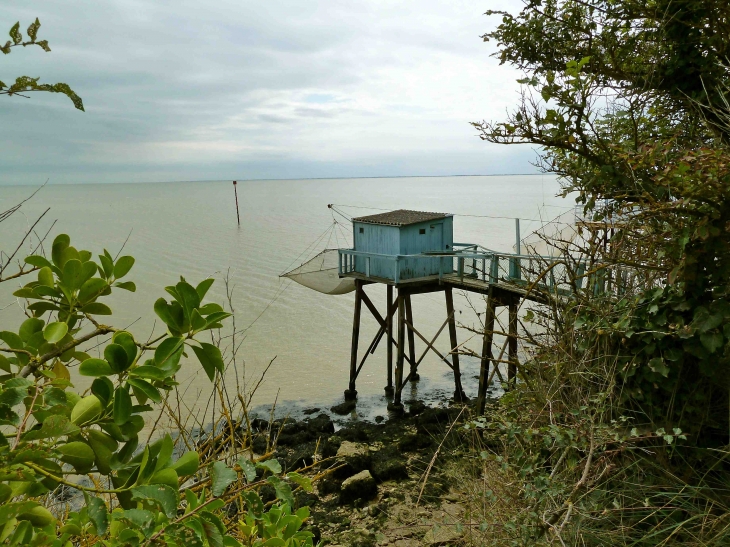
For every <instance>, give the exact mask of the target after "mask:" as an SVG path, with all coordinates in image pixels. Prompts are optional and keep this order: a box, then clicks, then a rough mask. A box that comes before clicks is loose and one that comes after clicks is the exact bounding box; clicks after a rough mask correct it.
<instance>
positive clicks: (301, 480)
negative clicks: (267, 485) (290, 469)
mask: <svg viewBox="0 0 730 547" xmlns="http://www.w3.org/2000/svg"><path fill="white" fill-rule="evenodd" d="M286 478H287V479H289V480H290V481H292V482H293V483H295V484H297V485H298V486H301V488H302V490H304V491H305V492H311V491H312V490H313V488H312V480H311V479H310V478H309V477H305V476H304V475H300V474H299V473H287V474H286Z"/></svg>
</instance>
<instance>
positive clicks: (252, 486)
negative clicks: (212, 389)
mask: <svg viewBox="0 0 730 547" xmlns="http://www.w3.org/2000/svg"><path fill="white" fill-rule="evenodd" d="M25 264H27V265H30V266H31V269H30V270H26V271H25V273H26V274H30V273H31V272H32V273H33V274H35V275H36V279H35V280H33V281H31V282H29V283H27V284H26V285H24V286H23V287H22V288H20V289H18V290H17V291H15V293H14V295H15V296H16V297H18V298H20V299H25V300H26V301H27V306H26V308H25V309H26V310H27V314H28V318H27V319H26V320H25V321H23V323H22V324H21V325H20V326H19V328H18V329H17V330H16V331H10V330H6V331H2V332H0V340H1V341H2V342H3V343H4V344H3V346H2V347H0V351H2V352H3V356H1V357H0V368H2V370H3V372H4V374H3V375H2V376H0V415H1V416H2V418H1V420H2V422H0V423H2V425H3V434H2V435H0V501H1V502H2V508H1V509H0V530H1V531H0V542H7V543H8V544H10V545H57V546H59V547H60V546H63V545H68V544H69V543H68V542H78V541H83V543H85V544H87V543H88V542H95V541H98V540H101V539H103V540H104V542H105V544H106V545H148V544H154V543H159V542H162V543H166V544H168V545H182V544H189V545H211V546H220V545H233V546H235V545H240V544H241V543H239V541H237V540H236V539H234V536H236V537H238V538H240V539H241V540H242V541H243V545H259V544H262V543H263V542H264V541H266V540H269V539H271V538H279V541H278V542H269V543H267V545H311V538H312V534H311V533H309V532H303V531H300V527H301V525H302V523H303V522H304V520H306V518H307V516H308V512H307V509H306V508H303V509H301V510H299V511H297V513H296V514H292V513H291V509H290V507H292V506H293V505H294V500H293V497H292V490H291V487H290V486H289V484H290V483H293V484H294V485H295V486H299V487H303V488H305V489H307V490H309V489H311V485H310V483H309V481H308V479H306V478H304V477H302V476H300V475H298V474H296V473H289V474H288V475H287V477H286V478H287V479H288V482H287V481H286V480H284V478H282V477H280V476H279V475H281V467H280V466H279V464H278V462H277V461H276V460H262V461H257V460H252V459H251V458H250V456H242V457H241V458H240V459H239V460H238V462H237V464H236V469H237V471H236V470H235V469H234V468H231V467H229V466H228V465H226V463H225V462H224V461H222V460H211V461H208V462H201V457H200V455H199V454H198V452H197V451H195V450H188V451H185V452H181V451H180V448H179V447H176V443H175V442H174V440H173V438H172V437H171V436H170V435H165V436H163V437H161V438H160V439H159V440H157V441H155V442H153V443H152V444H148V445H145V444H144V443H143V442H141V440H140V435H141V434H142V432H143V429H144V428H145V423H146V422H145V415H147V414H148V413H150V412H152V411H153V410H154V408H153V406H152V405H153V404H160V403H164V402H165V400H166V398H167V396H168V394H169V393H170V392H171V391H172V390H174V389H175V386H176V385H177V383H176V382H175V375H176V373H177V372H178V370H179V369H180V366H181V364H180V360H181V358H182V356H183V355H185V354H186V352H187V353H192V354H194V355H195V356H196V357H197V360H198V361H199V363H200V365H201V366H202V367H203V369H204V370H205V372H206V374H207V375H208V377H209V378H210V380H211V381H213V380H214V379H215V378H216V375H219V374H221V373H222V372H223V370H224V364H223V359H222V356H221V352H220V350H219V348H218V347H217V346H216V345H214V344H211V343H209V342H204V341H201V337H203V336H205V335H206V334H208V333H209V332H210V331H211V330H213V329H219V328H221V327H222V324H221V322H222V321H224V320H225V319H226V318H227V317H229V316H230V314H229V313H228V312H225V311H224V310H223V308H222V307H221V306H220V305H219V304H216V303H212V302H209V303H203V300H204V298H205V296H206V294H207V292H208V290H209V289H210V287H211V285H212V284H213V279H206V280H204V281H202V282H201V283H199V284H198V285H197V286H195V287H193V286H192V285H190V284H189V283H187V282H186V281H185V280H184V279H181V280H180V281H179V282H178V283H177V284H176V285H174V286H170V287H166V288H165V290H166V291H167V293H168V294H169V295H170V296H171V297H172V298H171V299H170V300H167V299H165V298H159V299H158V300H157V301H156V302H155V306H154V308H155V313H156V314H157V316H158V317H159V319H160V320H162V322H163V323H164V324H165V326H166V327H167V332H166V333H165V334H162V335H161V336H159V337H157V338H155V339H154V340H149V341H146V342H141V341H139V340H136V339H135V338H134V336H133V335H132V334H131V333H130V332H128V331H125V330H118V329H116V328H114V327H112V326H109V325H106V324H103V323H101V322H100V321H101V319H102V318H103V317H105V316H109V315H111V314H112V310H111V308H110V307H109V306H108V305H107V304H106V303H105V302H103V300H106V299H107V297H109V296H111V294H112V292H113V291H115V290H116V289H123V290H127V291H134V290H135V284H134V283H133V282H132V281H127V280H126V278H127V275H128V273H129V272H130V270H131V268H132V266H133V265H134V259H133V258H132V257H130V256H121V257H118V258H116V259H115V258H113V257H112V256H111V254H110V253H109V252H107V251H104V253H103V254H101V255H99V256H98V261H95V260H94V259H93V257H92V254H91V253H90V252H88V251H84V250H77V249H75V248H74V247H73V246H71V244H70V238H69V237H68V236H66V235H63V234H62V235H59V236H58V237H56V238H55V240H54V242H53V246H52V250H51V257H50V259H47V258H45V257H43V256H41V255H32V256H28V257H26V258H25ZM104 335H111V338H110V339H107V340H106V341H102V342H101V343H98V342H97V344H96V351H97V352H98V354H99V357H93V356H91V355H89V354H88V353H86V352H84V351H81V350H80V349H79V346H81V345H82V344H84V343H85V342H89V341H96V340H98V339H99V338H98V337H100V336H104ZM208 338H209V337H208ZM5 355H7V357H6V356H5ZM74 369H76V370H77V373H78V374H79V375H81V376H87V377H90V378H93V381H92V382H91V385H90V388H89V389H88V390H86V391H84V392H83V393H80V394H79V392H78V391H77V390H76V389H74V385H73V383H72V381H71V379H72V374H71V371H72V370H74ZM148 427H149V423H148ZM264 473H268V474H269V476H268V477H263V474H264ZM79 475H85V476H88V477H91V479H92V480H91V482H86V483H85V482H83V481H80V480H79V478H78V476H79ZM74 477H75V478H74ZM234 483H235V485H234V486H233V487H231V485H232V484H234ZM262 484H271V485H273V486H274V487H275V489H276V493H277V496H278V497H279V499H280V500H281V501H282V503H283V505H281V506H279V505H277V506H275V507H273V508H271V509H270V510H268V511H265V510H264V505H263V502H262V501H261V499H260V498H259V496H258V494H257V493H256V489H257V488H258V487H260V486H261V485H262ZM181 485H184V488H182V487H181ZM64 487H65V488H66V489H67V490H69V489H70V491H71V492H73V491H74V490H76V491H81V492H82V493H83V496H84V500H85V503H84V504H83V507H82V509H81V510H77V511H72V512H70V513H67V511H65V510H64V509H63V504H61V503H59V501H60V500H59V492H60V491H59V489H63V488H64ZM181 491H184V496H181V494H180V492H181ZM69 495H71V494H69V493H68V492H67V493H66V496H67V497H68V496H69ZM54 500H55V502H54ZM234 500H238V501H240V502H242V503H241V506H240V507H239V506H236V507H237V509H236V511H235V512H234V514H238V513H239V512H240V514H241V516H242V519H243V520H241V522H240V523H239V524H237V523H236V522H235V521H234V522H233V524H232V526H233V532H231V529H230V526H229V525H226V524H224V522H225V521H227V520H230V519H227V518H224V515H225V514H226V512H225V511H223V510H224V509H225V508H226V507H228V506H229V505H230V503H231V502H232V501H234ZM54 506H55V507H54ZM48 508H51V509H54V512H53V513H52V512H50V511H49V509H48Z"/></svg>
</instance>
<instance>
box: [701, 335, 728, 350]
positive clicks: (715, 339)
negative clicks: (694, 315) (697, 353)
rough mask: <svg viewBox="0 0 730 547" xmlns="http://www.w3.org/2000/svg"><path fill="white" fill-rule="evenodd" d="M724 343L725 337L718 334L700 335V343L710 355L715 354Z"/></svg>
mask: <svg viewBox="0 0 730 547" xmlns="http://www.w3.org/2000/svg"><path fill="white" fill-rule="evenodd" d="M724 341H725V337H724V336H723V335H722V333H720V332H710V333H705V334H701V335H700V342H702V345H703V346H705V349H707V351H709V352H710V353H715V351H717V350H718V349H720V348H721V347H722V346H723V344H724Z"/></svg>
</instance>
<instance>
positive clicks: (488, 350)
mask: <svg viewBox="0 0 730 547" xmlns="http://www.w3.org/2000/svg"><path fill="white" fill-rule="evenodd" d="M494 316H495V307H494V296H493V295H492V291H491V290H490V291H489V294H488V295H487V313H486V316H485V318H484V342H483V344H482V361H481V367H480V369H479V394H478V399H477V413H478V414H483V413H484V406H485V404H486V400H487V388H488V387H489V386H488V385H487V384H488V382H489V362H490V361H491V360H492V358H493V355H492V341H493V340H494ZM494 366H497V364H496V363H495V364H494Z"/></svg>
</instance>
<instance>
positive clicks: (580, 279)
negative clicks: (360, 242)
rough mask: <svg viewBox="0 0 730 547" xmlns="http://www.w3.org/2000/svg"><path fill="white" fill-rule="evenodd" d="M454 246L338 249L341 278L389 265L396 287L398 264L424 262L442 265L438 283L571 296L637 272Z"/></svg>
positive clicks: (627, 281)
mask: <svg viewBox="0 0 730 547" xmlns="http://www.w3.org/2000/svg"><path fill="white" fill-rule="evenodd" d="M453 248H454V250H453V252H448V253H445V252H426V253H420V254H413V255H389V254H379V253H367V252H362V251H355V250H354V249H339V268H338V270H339V274H340V276H343V275H348V274H353V273H359V274H360V275H363V276H364V277H365V278H371V277H372V275H371V272H372V268H371V266H372V263H373V261H374V260H376V259H378V260H381V261H386V262H389V263H392V264H393V270H392V277H391V276H389V277H388V279H392V280H393V281H394V282H395V283H400V282H401V281H404V280H403V279H401V278H402V266H403V264H404V263H405V262H406V261H407V260H411V259H428V260H438V261H440V262H439V263H438V264H439V265H438V278H439V280H443V279H444V278H447V277H449V278H452V279H453V278H458V279H461V280H464V279H466V280H469V279H471V280H476V281H481V282H483V283H489V284H497V283H511V284H519V285H523V286H530V285H533V284H534V285H535V286H536V287H539V288H540V289H542V290H545V289H547V290H549V291H551V292H555V293H558V294H569V293H571V292H573V291H574V289H577V290H586V291H590V292H591V293H592V294H594V295H599V294H604V293H613V294H621V293H622V292H624V291H625V290H626V287H627V286H630V285H632V284H635V277H636V274H637V273H636V272H634V271H632V270H628V269H627V268H625V267H621V268H619V267H617V266H610V265H598V264H589V263H588V261H587V260H581V259H572V260H571V262H572V265H571V268H568V267H566V265H565V262H564V261H563V260H562V258H561V257H550V256H540V255H530V254H515V253H500V252H496V251H492V250H489V249H485V248H483V247H481V246H479V245H476V244H472V243H454V245H453ZM358 258H360V259H361V261H360V262H358V261H357V259H358ZM448 259H451V260H450V261H449V260H448ZM381 264H382V262H381ZM356 265H359V267H360V271H356ZM363 266H364V267H363ZM434 269H436V268H434ZM434 275H435V274H434Z"/></svg>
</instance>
